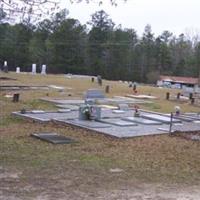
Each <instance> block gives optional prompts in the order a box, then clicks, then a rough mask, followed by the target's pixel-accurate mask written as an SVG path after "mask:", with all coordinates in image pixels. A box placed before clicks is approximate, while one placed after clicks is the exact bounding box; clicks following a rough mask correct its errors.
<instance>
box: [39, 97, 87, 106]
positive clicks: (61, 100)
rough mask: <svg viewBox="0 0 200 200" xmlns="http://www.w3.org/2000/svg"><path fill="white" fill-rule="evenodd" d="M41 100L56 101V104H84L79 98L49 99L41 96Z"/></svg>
mask: <svg viewBox="0 0 200 200" xmlns="http://www.w3.org/2000/svg"><path fill="white" fill-rule="evenodd" d="M41 100H43V101H47V102H51V103H56V104H65V105H66V104H70V105H80V104H84V103H85V101H84V100H81V99H64V100H63V99H49V98H41Z"/></svg>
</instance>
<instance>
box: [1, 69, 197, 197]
mask: <svg viewBox="0 0 200 200" xmlns="http://www.w3.org/2000/svg"><path fill="white" fill-rule="evenodd" d="M2 76H4V77H5V76H6V77H7V78H8V79H7V80H1V88H2V89H1V90H0V106H1V121H0V131H1V136H0V152H1V153H2V155H3V156H4V157H3V158H1V156H0V159H1V160H0V161H1V163H2V164H0V167H1V166H3V168H2V169H5V168H4V166H7V167H6V169H7V170H8V171H6V172H3V175H4V177H5V176H7V177H8V179H9V180H11V181H13V184H16V183H17V182H18V181H19V182H20V183H21V184H25V183H23V181H22V178H21V175H20V173H23V177H24V180H26V181H27V183H29V184H32V185H33V186H32V187H34V190H33V189H30V191H29V192H27V194H28V195H29V196H30V195H32V196H37V195H36V194H35V193H34V191H37V192H39V190H40V189H39V187H38V186H37V184H39V183H38V182H35V183H34V175H35V174H36V176H42V177H44V176H43V174H44V171H45V174H46V175H47V177H45V178H44V180H41V182H42V184H44V185H45V186H47V185H48V184H50V183H51V182H52V184H53V185H55V186H56V187H59V188H63V190H64V187H68V186H67V183H66V182H65V181H66V180H70V181H71V182H72V183H74V182H75V179H76V177H77V176H78V182H77V183H76V184H78V185H79V186H80V184H81V185H82V184H83V185H84V186H81V187H83V190H88V186H87V185H88V184H90V182H91V183H92V185H93V184H94V185H95V182H98V183H99V184H102V183H104V184H105V185H106V186H108V187H110V186H109V185H110V183H111V182H112V183H113V181H114V182H116V183H113V187H114V188H115V187H117V183H118V181H121V182H129V184H130V182H131V180H133V179H134V180H136V178H138V179H142V180H144V181H145V182H148V181H149V180H150V182H151V183H152V182H154V181H158V182H159V183H164V182H165V183H167V184H172V183H178V182H180V181H181V182H183V183H184V184H190V183H195V184H196V183H198V182H199V164H198V159H196V158H198V156H199V136H200V134H199V132H200V114H199V113H200V107H199V106H198V105H194V104H192V103H191V102H190V101H184V102H182V101H171V100H168V99H166V93H170V98H172V96H175V97H176V95H177V94H178V93H180V92H181V91H180V90H177V89H170V88H162V89H160V88H157V87H152V86H148V85H146V86H140V84H138V85H137V94H135V93H134V91H133V89H132V88H130V87H129V84H128V83H126V82H120V81H109V80H104V79H102V80H101V81H100V83H99V80H98V79H99V77H98V78H97V77H90V76H83V75H80V76H79V75H72V74H70V75H63V74H60V75H52V74H45V75H44V74H41V73H32V71H31V72H29V73H23V72H21V71H20V73H18V71H17V72H9V73H8V74H6V75H5V74H4V73H3V74H2ZM69 76H70V78H69ZM106 86H109V91H108V88H107V87H106ZM106 88H107V89H106ZM14 94H19V96H18V97H15V98H14V96H16V95H14ZM171 113H173V118H171ZM191 155H192V156H191ZM11 166H12V167H11ZM171 166H174V167H171ZM57 169H60V170H61V171H59V170H57ZM147 169H148V172H147ZM161 169H162V170H161ZM185 169H187V171H185ZM13 170H16V174H17V177H19V178H15V179H13V178H10V177H11V175H12V173H14V171H13ZM88 171H89V174H88ZM0 173H2V172H1V168H0ZM6 173H7V175H5V174H6ZM52 173H54V177H55V180H52V179H51V177H52V175H51V174H52ZM61 176H62V177H61ZM95 177H96V178H95ZM0 179H1V175H0ZM59 181H62V184H60V182H59ZM138 183H139V184H142V183H141V182H140V181H139V182H138ZM10 184H11V183H6V184H5V186H6V185H7V186H8V185H10ZM63 184H64V185H63ZM53 185H52V186H50V188H51V190H52V191H54V190H53V189H52V188H53ZM90 187H92V190H94V187H93V186H90ZM16 188H18V187H16ZM71 188H72V189H73V190H75V186H71ZM100 188H101V186H100ZM4 190H5V191H6V188H4ZM9 190H11V189H9ZM16 190H18V191H19V188H18V189H16ZM21 190H22V191H23V192H24V189H21ZM12 191H13V192H16V191H15V189H14V188H13V189H12ZM48 191H50V190H49V189H48ZM39 193H40V192H39ZM19 194H20V195H21V192H19ZM0 197H1V194H0ZM57 197H60V194H57Z"/></svg>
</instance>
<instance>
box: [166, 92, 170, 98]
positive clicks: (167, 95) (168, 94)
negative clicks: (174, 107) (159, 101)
mask: <svg viewBox="0 0 200 200" xmlns="http://www.w3.org/2000/svg"><path fill="white" fill-rule="evenodd" d="M169 97H170V93H169V92H167V93H166V99H167V100H169Z"/></svg>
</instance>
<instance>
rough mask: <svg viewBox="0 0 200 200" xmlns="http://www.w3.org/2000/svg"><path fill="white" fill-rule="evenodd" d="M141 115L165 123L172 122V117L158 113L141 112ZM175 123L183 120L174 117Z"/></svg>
mask: <svg viewBox="0 0 200 200" xmlns="http://www.w3.org/2000/svg"><path fill="white" fill-rule="evenodd" d="M141 117H143V118H146V119H150V120H154V121H159V122H163V123H167V124H169V123H170V117H169V116H164V115H158V114H153V113H141ZM172 122H173V123H181V120H179V119H174V118H173V120H172Z"/></svg>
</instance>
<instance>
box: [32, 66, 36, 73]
mask: <svg viewBox="0 0 200 200" xmlns="http://www.w3.org/2000/svg"><path fill="white" fill-rule="evenodd" d="M32 74H36V64H32Z"/></svg>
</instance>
